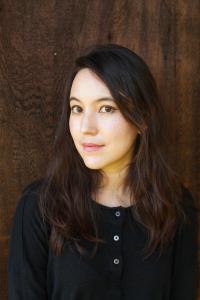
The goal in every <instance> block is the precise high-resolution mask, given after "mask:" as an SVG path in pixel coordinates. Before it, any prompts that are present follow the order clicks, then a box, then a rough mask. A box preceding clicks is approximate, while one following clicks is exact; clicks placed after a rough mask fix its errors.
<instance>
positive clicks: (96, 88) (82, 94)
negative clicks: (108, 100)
mask: <svg viewBox="0 0 200 300" xmlns="http://www.w3.org/2000/svg"><path fill="white" fill-rule="evenodd" d="M108 96H110V97H111V93H110V91H109V89H108V87H107V86H106V84H105V83H104V82H103V81H102V80H101V79H100V78H99V77H98V76H97V75H96V74H95V73H94V72H92V71H91V70H90V69H88V68H84V69H82V70H80V71H79V72H78V73H77V74H76V76H75V78H74V80H73V82H72V86H71V90H70V97H76V98H78V99H80V100H82V99H83V100H84V99H91V100H92V99H97V98H100V97H108Z"/></svg>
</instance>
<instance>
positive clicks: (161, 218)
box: [40, 44, 185, 257]
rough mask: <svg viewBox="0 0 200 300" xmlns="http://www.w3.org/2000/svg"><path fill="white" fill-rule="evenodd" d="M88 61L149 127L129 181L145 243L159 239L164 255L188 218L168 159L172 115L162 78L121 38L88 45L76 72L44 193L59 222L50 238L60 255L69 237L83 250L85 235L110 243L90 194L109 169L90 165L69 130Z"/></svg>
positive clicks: (45, 209) (46, 212)
mask: <svg viewBox="0 0 200 300" xmlns="http://www.w3.org/2000/svg"><path fill="white" fill-rule="evenodd" d="M83 68H89V69H90V70H92V71H93V72H94V73H95V74H96V75H98V77H99V78H101V79H102V80H103V82H104V83H105V84H106V86H107V87H108V89H109V91H110V93H111V95H112V96H113V98H114V100H115V101H116V104H117V105H118V107H119V109H120V111H121V113H122V114H123V116H124V118H125V119H126V120H127V121H128V122H131V123H132V124H134V125H136V126H137V127H138V128H139V130H140V132H141V134H140V135H138V137H137V139H136V141H135V144H134V151H133V153H134V155H133V157H132V160H131V162H130V165H129V171H128V174H127V177H126V178H125V180H124V186H125V187H128V188H129V189H130V191H131V199H134V204H135V205H134V217H135V218H136V220H137V221H138V222H139V223H140V224H142V225H143V226H144V227H145V229H146V230H147V232H148V236H149V239H148V244H146V247H145V249H144V250H145V251H146V254H148V255H147V257H148V256H149V255H150V254H152V253H153V252H154V250H155V249H156V248H157V247H158V246H160V250H161V251H160V255H161V253H162V250H163V249H164V248H166V247H167V246H168V245H170V242H171V241H172V239H173V237H174V234H175V230H176V227H177V220H178V218H179V217H181V215H183V217H184V219H185V214H184V210H183V209H182V206H181V204H180V201H181V198H182V185H181V183H180V180H179V178H178V175H177V174H176V173H175V172H174V171H173V170H172V168H171V167H170V166H169V162H167V155H166V150H165V149H166V142H167V138H168V136H167V126H166V124H167V122H166V118H165V110H164V109H163V106H162V103H161V99H160V96H159V95H158V90H157V86H156V83H155V80H154V78H153V76H152V74H151V72H150V70H149V68H148V66H147V65H146V63H145V62H144V61H143V60H142V59H141V58H140V57H139V56H138V55H137V54H136V53H134V52H133V51H131V50H130V49H128V48H126V47H123V46H120V45H117V44H106V45H94V46H92V47H89V48H87V49H86V50H85V51H84V52H83V53H82V55H81V56H80V57H78V58H77V59H76V61H75V63H74V65H73V68H72V70H71V72H70V74H69V76H68V80H67V83H66V87H65V92H64V97H63V103H62V113H61V117H60V119H59V124H58V127H57V131H56V138H55V142H54V148H53V155H52V158H51V160H50V162H49V165H48V168H47V172H46V175H45V178H44V180H43V185H42V188H41V193H40V210H41V213H42V216H43V218H44V220H46V221H47V222H48V223H49V224H50V225H51V234H50V239H49V245H50V247H51V249H52V251H53V252H54V253H55V254H56V255H59V254H61V253H62V250H63V247H64V244H65V242H66V241H70V244H73V245H75V246H76V248H77V249H78V251H80V253H83V251H84V249H83V247H81V239H86V240H88V241H91V242H94V243H95V246H96V247H97V245H98V243H101V242H104V241H103V239H101V238H99V236H98V226H97V224H96V215H95V212H94V210H93V209H92V203H91V201H89V200H90V199H91V195H92V194H93V193H95V192H96V191H97V190H98V187H99V186H100V184H101V181H102V178H103V177H102V176H103V175H102V172H101V170H91V169H89V168H87V167H86V166H85V164H84V162H83V159H82V158H81V156H80V155H79V153H78V151H77V150H76V147H75V145H74V142H73V139H72V137H71V134H70V130H69V116H70V106H69V96H70V90H71V85H72V82H73V79H74V78H75V76H76V74H77V72H78V71H79V70H81V69H83ZM131 201H132V200H131ZM132 202H133V201H132ZM93 229H94V231H93ZM93 233H95V234H93ZM96 247H95V250H96Z"/></svg>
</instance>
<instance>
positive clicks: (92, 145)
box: [82, 143, 103, 147]
mask: <svg viewBox="0 0 200 300" xmlns="http://www.w3.org/2000/svg"><path fill="white" fill-rule="evenodd" d="M82 145H83V146H85V147H97V146H99V147H100V146H103V145H98V144H93V143H82Z"/></svg>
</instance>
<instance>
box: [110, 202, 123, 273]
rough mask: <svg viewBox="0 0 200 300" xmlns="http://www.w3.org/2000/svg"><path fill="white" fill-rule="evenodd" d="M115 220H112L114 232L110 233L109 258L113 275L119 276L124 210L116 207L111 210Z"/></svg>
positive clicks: (121, 262) (120, 270)
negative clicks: (110, 257)
mask: <svg viewBox="0 0 200 300" xmlns="http://www.w3.org/2000/svg"><path fill="white" fill-rule="evenodd" d="M113 215H114V218H115V222H114V227H113V229H114V232H113V234H112V237H111V238H112V241H113V242H112V260H111V269H112V271H113V276H114V277H116V278H120V276H121V272H122V264H123V261H122V253H121V251H122V250H121V249H122V247H121V242H122V239H121V231H122V225H123V220H124V211H123V210H121V209H120V208H117V209H116V210H115V211H114V212H113Z"/></svg>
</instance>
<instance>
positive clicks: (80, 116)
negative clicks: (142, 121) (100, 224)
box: [69, 68, 139, 207]
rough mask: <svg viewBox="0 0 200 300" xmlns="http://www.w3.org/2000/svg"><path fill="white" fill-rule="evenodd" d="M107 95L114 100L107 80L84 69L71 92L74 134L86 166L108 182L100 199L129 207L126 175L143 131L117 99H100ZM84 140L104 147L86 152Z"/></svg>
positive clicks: (71, 120) (74, 82)
mask: <svg viewBox="0 0 200 300" xmlns="http://www.w3.org/2000/svg"><path fill="white" fill-rule="evenodd" d="M73 97H75V98H77V99H79V100H80V101H77V100H75V99H71V98H73ZM103 97H106V98H111V99H113V97H112V96H111V94H110V91H109V89H108V88H107V86H106V85H105V84H104V82H103V81H102V80H101V79H100V78H99V77H98V76H97V75H96V74H95V73H93V72H92V71H91V70H90V69H88V68H84V69H82V70H80V71H79V72H78V73H77V74H76V76H75V78H74V80H73V83H72V86H71V91H70V108H71V114H70V118H69V128H70V133H71V136H72V139H73V141H74V144H75V146H76V149H77V151H78V152H79V154H80V156H81V157H82V159H83V161H84V163H85V165H86V166H87V167H88V168H89V169H96V170H101V171H103V174H104V182H102V185H101V187H100V188H99V190H98V194H97V196H96V201H97V202H99V203H102V204H104V205H107V206H110V207H112V206H118V205H122V206H129V205H130V197H129V192H128V191H124V190H123V178H124V176H125V174H126V172H127V167H128V163H129V162H130V159H131V155H132V151H133V146H134V142H135V139H136V137H137V135H138V132H139V131H138V128H137V127H136V126H134V125H133V124H130V123H129V122H127V121H126V119H125V118H124V116H123V115H122V113H121V112H120V110H119V109H118V106H117V104H116V103H115V102H114V99H113V100H112V101H109V100H104V101H101V102H100V101H99V102H98V101H97V99H100V98H103ZM83 142H84V143H94V144H100V145H104V147H102V148H101V149H100V150H99V151H93V152H86V151H85V150H84V149H83V146H82V145H81V143H83Z"/></svg>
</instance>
